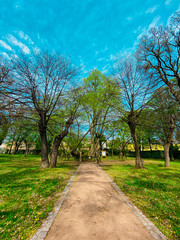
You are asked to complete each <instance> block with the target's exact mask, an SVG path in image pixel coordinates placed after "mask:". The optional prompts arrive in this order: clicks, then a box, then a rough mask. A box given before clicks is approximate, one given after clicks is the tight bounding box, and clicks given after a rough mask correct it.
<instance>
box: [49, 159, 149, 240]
mask: <svg viewBox="0 0 180 240" xmlns="http://www.w3.org/2000/svg"><path fill="white" fill-rule="evenodd" d="M58 239H59V240H146V239H148V240H153V239H154V238H153V237H152V236H151V235H150V233H149V232H148V230H147V229H146V228H145V227H144V226H143V224H142V223H141V222H140V220H139V219H138V218H137V217H136V215H135V214H134V213H133V212H132V210H131V209H130V208H129V207H128V205H127V204H126V203H125V202H124V201H123V199H122V198H121V197H120V195H119V194H118V193H117V192H116V191H115V190H114V189H113V187H112V186H111V184H110V183H109V182H108V180H107V179H106V177H105V176H104V174H103V172H102V171H101V170H100V169H99V168H98V167H97V165H96V164H94V163H83V164H82V165H81V168H80V171H79V174H78V176H77V178H76V179H75V181H74V183H73V185H72V187H71V189H70V191H69V193H68V195H67V197H66V199H65V201H64V203H63V205H62V207H61V209H60V211H59V213H58V214H57V217H56V218H55V220H54V223H53V224H52V226H51V228H50V230H49V232H48V234H47V236H46V238H45V240H58Z"/></svg>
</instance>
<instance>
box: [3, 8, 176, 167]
mask: <svg viewBox="0 0 180 240" xmlns="http://www.w3.org/2000/svg"><path fill="white" fill-rule="evenodd" d="M179 26H180V12H179V11H178V12H176V13H174V15H173V16H172V17H171V20H170V24H169V26H167V27H163V26H159V27H157V28H152V29H151V30H150V31H149V33H148V35H146V36H143V37H142V39H141V40H140V42H139V46H138V48H137V51H136V52H135V53H134V54H132V55H129V56H126V57H122V56H120V55H118V56H117V58H116V60H115V62H114V65H113V67H112V69H110V71H111V75H110V76H106V75H104V74H102V72H100V71H98V70H96V69H93V70H92V71H91V72H89V76H88V77H87V78H85V79H81V78H80V76H81V69H80V68H79V67H78V66H75V65H74V64H73V63H72V62H71V61H70V59H68V58H66V57H65V56H64V55H62V54H59V53H55V52H50V51H47V50H46V51H43V50H41V51H39V52H38V53H37V52H36V53H34V54H29V55H25V54H22V53H21V54H18V57H16V58H15V57H12V58H11V60H10V61H7V60H6V61H5V59H3V58H1V61H0V102H1V106H0V112H1V118H0V126H1V128H0V143H2V142H3V141H6V142H10V143H12V144H13V143H14V144H15V150H14V151H15V152H17V151H18V148H19V145H20V144H21V143H22V142H24V144H25V146H26V154H27V153H28V150H29V149H30V148H34V149H40V151H41V159H42V161H41V168H47V167H49V166H51V167H56V163H57V155H58V149H59V147H60V146H61V149H62V150H64V151H66V149H69V151H70V153H69V154H71V155H77V154H79V152H80V149H82V148H89V149H90V150H89V156H90V157H92V158H95V159H96V160H97V161H100V151H101V149H102V147H103V144H105V142H106V141H109V142H110V144H111V145H112V146H113V148H114V149H115V148H117V149H119V150H120V152H121V153H123V151H124V150H125V148H126V146H127V144H128V143H129V142H131V141H133V143H134V148H135V153H136V162H135V166H136V168H143V167H144V166H143V160H142V158H141V156H140V147H139V144H140V143H141V142H142V141H143V142H146V143H147V144H149V146H151V145H152V144H153V143H155V142H156V143H159V144H161V145H163V146H164V155H165V166H166V167H168V166H170V158H169V149H170V145H171V144H172V143H178V142H179V141H180V126H179V123H180V121H179V119H180V115H179V105H180V71H179V67H180V63H179V58H180V27H179ZM64 142H65V144H64ZM11 149H12V145H11V146H10V149H9V151H10V152H11Z"/></svg>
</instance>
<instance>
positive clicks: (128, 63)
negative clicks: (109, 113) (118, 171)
mask: <svg viewBox="0 0 180 240" xmlns="http://www.w3.org/2000/svg"><path fill="white" fill-rule="evenodd" d="M113 74H114V76H115V78H116V84H117V87H118V88H119V89H121V92H122V103H123V105H124V109H122V108H120V109H119V112H120V113H121V114H120V116H119V117H122V119H123V120H124V121H125V122H126V123H127V124H128V126H129V129H130V132H131V136H132V138H133V141H134V147H135V153H136V161H135V166H136V168H143V160H142V159H141V157H140V150H139V143H138V138H137V134H136V127H137V124H138V120H139V117H140V115H141V112H142V110H143V109H144V107H145V104H146V102H147V100H148V98H149V94H150V91H151V90H152V86H151V81H150V79H147V76H146V75H144V74H143V73H142V70H141V69H140V68H139V65H138V61H137V59H136V58H135V57H134V56H132V57H130V56H128V57H126V58H125V59H120V57H119V58H118V59H117V60H116V63H115V64H114V68H113Z"/></svg>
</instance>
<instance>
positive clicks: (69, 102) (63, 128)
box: [50, 88, 82, 167]
mask: <svg viewBox="0 0 180 240" xmlns="http://www.w3.org/2000/svg"><path fill="white" fill-rule="evenodd" d="M64 101H65V103H64V107H63V108H62V109H61V112H60V115H61V117H60V118H61V120H60V127H59V128H58V131H57V130H56V135H55V137H54V141H53V146H52V153H51V162H50V164H51V167H56V163H57V156H58V149H59V146H60V144H61V142H62V140H63V139H64V138H65V137H66V136H67V134H68V133H69V129H70V127H71V126H72V125H73V123H74V120H75V119H76V118H77V117H78V114H79V112H78V108H79V106H80V104H81V101H82V96H81V88H75V89H73V90H72V91H70V92H69V93H68V94H66V95H65V96H64ZM62 115H63V117H62ZM56 129H57V125H56Z"/></svg>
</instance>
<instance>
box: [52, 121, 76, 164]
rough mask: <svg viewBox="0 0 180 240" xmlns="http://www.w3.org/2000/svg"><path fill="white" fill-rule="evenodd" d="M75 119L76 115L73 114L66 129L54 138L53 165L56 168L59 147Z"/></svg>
mask: <svg viewBox="0 0 180 240" xmlns="http://www.w3.org/2000/svg"><path fill="white" fill-rule="evenodd" d="M73 121H74V116H71V117H70V118H69V119H68V121H67V122H66V126H65V129H64V131H63V132H62V133H61V134H59V135H57V136H56V137H55V139H54V143H53V147H52V154H51V162H50V164H51V167H52V168H55V167H56V164H57V156H58V148H59V146H60V144H61V142H62V140H63V139H64V137H65V136H66V135H67V134H68V130H69V128H70V126H71V125H72V124H73Z"/></svg>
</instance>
